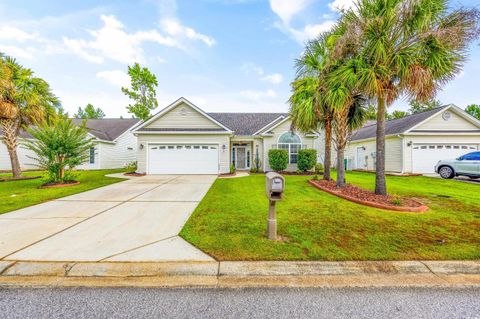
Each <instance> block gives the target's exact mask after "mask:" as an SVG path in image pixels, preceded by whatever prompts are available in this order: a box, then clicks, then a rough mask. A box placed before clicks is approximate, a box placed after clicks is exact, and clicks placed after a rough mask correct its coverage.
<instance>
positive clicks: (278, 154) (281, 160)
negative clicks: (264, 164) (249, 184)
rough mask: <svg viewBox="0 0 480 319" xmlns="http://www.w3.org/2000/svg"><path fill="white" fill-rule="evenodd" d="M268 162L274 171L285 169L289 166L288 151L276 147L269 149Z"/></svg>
mask: <svg viewBox="0 0 480 319" xmlns="http://www.w3.org/2000/svg"><path fill="white" fill-rule="evenodd" d="M268 164H269V165H270V168H271V169H273V170H274V171H284V170H285V169H287V166H288V151H286V150H276V149H272V150H269V151H268Z"/></svg>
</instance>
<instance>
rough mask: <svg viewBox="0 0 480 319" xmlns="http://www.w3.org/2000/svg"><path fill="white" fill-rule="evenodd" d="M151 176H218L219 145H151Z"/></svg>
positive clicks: (149, 170)
mask: <svg viewBox="0 0 480 319" xmlns="http://www.w3.org/2000/svg"><path fill="white" fill-rule="evenodd" d="M148 147H149V149H148V173H149V174H218V145H207V144H187V145H183V144H179V145H172V144H169V145H164V144H158V145H157V144H150V145H149V146H148Z"/></svg>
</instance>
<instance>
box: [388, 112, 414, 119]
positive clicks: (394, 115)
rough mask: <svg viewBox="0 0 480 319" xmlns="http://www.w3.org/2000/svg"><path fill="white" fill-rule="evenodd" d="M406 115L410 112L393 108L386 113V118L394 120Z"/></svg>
mask: <svg viewBox="0 0 480 319" xmlns="http://www.w3.org/2000/svg"><path fill="white" fill-rule="evenodd" d="M407 115H410V113H408V112H405V111H399V110H395V111H393V112H392V114H388V116H387V118H388V119H389V120H396V119H401V118H402V117H405V116H407Z"/></svg>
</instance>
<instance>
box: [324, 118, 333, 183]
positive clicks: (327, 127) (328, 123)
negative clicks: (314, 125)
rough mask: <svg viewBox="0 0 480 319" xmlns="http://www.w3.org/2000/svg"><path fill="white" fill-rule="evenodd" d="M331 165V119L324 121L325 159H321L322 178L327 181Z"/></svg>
mask: <svg viewBox="0 0 480 319" xmlns="http://www.w3.org/2000/svg"><path fill="white" fill-rule="evenodd" d="M331 167H332V120H331V119H328V120H326V121H325V159H324V161H323V170H324V172H323V179H324V180H326V181H329V180H330V179H331V177H330V168H331Z"/></svg>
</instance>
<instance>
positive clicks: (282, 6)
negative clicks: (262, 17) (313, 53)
mask: <svg viewBox="0 0 480 319" xmlns="http://www.w3.org/2000/svg"><path fill="white" fill-rule="evenodd" d="M335 1H339V0H335ZM343 1H346V0H343ZM311 2H312V1H311V0H298V1H292V0H270V8H271V9H272V11H273V12H274V13H275V14H276V15H277V16H278V17H279V18H280V20H281V21H280V22H279V23H276V24H275V26H276V27H277V28H278V29H280V30H281V31H282V32H284V33H285V34H287V35H289V36H290V37H292V38H294V39H295V40H296V41H297V42H299V43H302V44H303V43H304V42H305V41H307V40H310V39H313V38H315V37H317V36H318V35H319V34H320V33H322V32H325V31H329V30H330V29H331V28H332V27H333V26H334V25H335V22H334V21H333V20H332V19H331V17H329V16H325V17H324V19H326V20H325V21H324V22H322V23H317V24H306V25H305V26H304V27H303V28H298V27H293V26H292V25H291V21H292V19H293V18H294V17H295V16H296V15H298V14H299V13H301V12H302V11H304V10H305V9H306V8H307V7H308V5H309V4H310V3H311Z"/></svg>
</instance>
